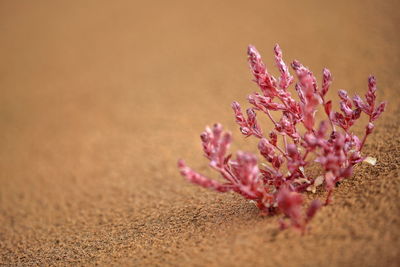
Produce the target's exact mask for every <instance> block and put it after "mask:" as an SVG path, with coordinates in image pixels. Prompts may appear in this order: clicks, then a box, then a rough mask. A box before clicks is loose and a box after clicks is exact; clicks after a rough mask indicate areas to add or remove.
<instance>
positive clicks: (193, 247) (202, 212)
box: [0, 0, 400, 266]
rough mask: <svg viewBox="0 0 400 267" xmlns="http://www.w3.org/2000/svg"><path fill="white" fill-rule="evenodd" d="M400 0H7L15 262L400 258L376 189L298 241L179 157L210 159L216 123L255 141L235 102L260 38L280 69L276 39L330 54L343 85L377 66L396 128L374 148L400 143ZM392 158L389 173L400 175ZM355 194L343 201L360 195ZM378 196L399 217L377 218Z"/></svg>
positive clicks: (1, 196) (3, 138) (10, 233)
mask: <svg viewBox="0 0 400 267" xmlns="http://www.w3.org/2000/svg"><path fill="white" fill-rule="evenodd" d="M398 10H399V4H398V1H369V0H368V1H250V2H249V1H147V2H144V1H122V0H120V1H100V0H99V1H5V0H3V1H0V264H33V265H36V264H44V265H54V264H57V263H61V264H68V263H69V264H72V263H80V264H93V263H100V264H107V263H109V264H110V263H116V262H120V263H121V262H125V263H129V264H133V265H137V264H152V265H153V264H154V265H157V264H161V265H164V264H171V265H181V264H182V265H185V264H194V263H198V264H200V265H201V264H203V265H204V264H212V263H219V264H234V265H235V264H237V265H241V264H242V263H247V264H250V265H251V264H252V263H254V264H264V263H275V264H277V265H282V264H283V263H284V260H285V259H286V258H287V254H286V253H287V252H288V249H289V248H290V251H291V252H290V253H293V256H292V257H291V259H286V260H288V261H289V262H286V263H287V264H289V265H290V264H300V265H301V264H307V263H310V264H311V265H313V264H314V265H317V264H322V263H324V262H325V261H326V259H329V260H330V263H331V264H333V265H338V264H340V263H343V264H345V266H348V265H349V264H350V262H351V260H354V261H355V265H357V264H362V263H366V262H368V263H370V264H372V265H373V264H379V263H383V262H385V263H387V264H390V263H395V262H396V260H397V259H399V255H398V251H397V249H396V246H394V245H399V235H398V234H399V231H398V230H395V228H396V227H395V226H396V225H397V226H398V223H399V216H398V211H399V209H398V208H399V206H398V205H397V206H396V205H395V206H393V205H389V208H388V209H385V208H382V207H383V206H380V205H383V204H382V203H381V202H379V201H380V200H379V201H378V200H376V199H375V198H373V199H375V200H376V201H378V202H377V204H376V205H375V204H374V207H375V208H373V207H372V206H369V204H365V203H371V201H373V200H372V198H371V199H368V198H367V197H368V196H369V195H368V194H367V197H366V198H365V202H362V203H364V204H362V203H361V204H360V205H361V206H357V208H354V207H353V208H352V209H351V210H348V209H346V208H345V209H344V210H343V209H342V210H340V209H339V208H338V207H336V206H335V207H332V208H331V210H329V209H328V210H327V211H326V216H327V217H329V216H330V215H329V214H339V215H337V216H338V218H337V219H336V220H337V221H336V224H332V221H331V220H325V221H324V220H323V217H320V224H321V226H318V227H316V228H318V230H316V233H315V235H312V236H309V237H306V238H304V239H299V238H298V237H297V236H296V235H294V236H293V237H292V236H291V235H292V233H290V232H288V233H277V232H276V231H275V230H276V228H277V223H276V218H275V219H262V218H259V217H258V216H257V211H256V210H255V209H254V208H253V207H252V206H250V205H248V203H247V202H245V201H243V200H242V199H241V198H237V197H236V196H232V195H219V194H215V193H213V192H207V191H205V190H202V189H200V188H197V187H194V186H192V185H190V184H187V183H186V182H184V180H183V179H182V178H181V177H180V176H179V174H178V171H177V169H176V161H177V159H178V158H185V159H186V160H187V162H188V163H189V164H190V165H192V166H193V167H194V168H196V169H198V170H200V171H205V169H206V167H207V162H206V161H204V160H203V159H202V155H201V148H200V144H199V140H198V139H199V138H198V136H199V133H200V132H201V131H202V130H203V129H204V126H205V125H207V124H212V123H214V122H217V121H218V122H221V123H223V124H224V125H225V127H226V128H227V129H228V130H230V131H232V132H233V133H234V139H235V142H236V145H235V146H234V148H238V147H240V148H242V149H248V150H251V149H252V150H254V148H253V145H254V142H253V141H250V140H249V142H244V140H243V138H242V137H241V136H240V134H239V131H238V130H237V127H236V126H235V125H234V118H233V116H232V114H231V109H230V103H231V102H232V101H233V100H237V101H239V102H241V103H245V98H246V96H247V94H249V93H251V92H253V91H255V90H257V89H256V87H255V85H254V84H253V83H252V82H251V81H250V80H251V76H250V72H249V70H248V65H247V62H246V47H247V45H248V44H250V43H251V44H254V45H255V46H256V47H257V48H258V49H259V51H260V52H261V54H262V55H263V58H264V61H265V62H266V64H267V66H268V67H269V69H270V70H271V72H272V73H277V71H276V70H275V69H274V63H273V46H274V44H275V43H279V44H280V46H281V48H282V49H283V53H284V58H285V60H286V62H287V63H289V62H291V61H292V60H293V59H298V60H300V61H301V62H302V63H303V64H305V65H306V66H308V67H309V68H310V69H311V70H313V71H314V73H316V75H317V77H318V78H319V79H320V77H321V71H322V68H323V67H328V68H329V69H330V70H331V72H332V73H333V75H334V87H333V88H334V89H335V90H336V89H340V88H345V89H347V90H348V91H349V92H351V93H352V94H353V93H354V92H358V93H360V94H363V93H364V91H365V90H366V88H367V77H368V75H369V74H371V73H373V74H375V75H376V76H377V79H378V85H379V87H380V88H381V89H380V91H379V92H378V95H379V97H378V98H379V99H380V100H383V99H386V100H389V109H388V111H387V112H386V114H384V118H383V119H382V122H380V123H381V124H380V125H378V127H381V128H384V127H386V129H388V130H387V132H385V131H381V132H380V133H379V132H378V134H377V135H376V136H375V137H373V138H375V139H373V138H371V139H370V144H371V143H372V144H377V145H375V146H369V151H378V150H379V149H380V150H379V151H382V153H383V154H382V155H390V153H392V154H391V155H395V156H393V157H396V155H398V147H397V146H396V145H398V143H399V142H398V138H397V136H398V133H399V131H398V122H399V121H398V118H397V116H394V115H395V114H397V112H398V96H399V93H398V92H399V90H398V89H399V85H400V79H399V77H398V74H399V72H398V69H399V67H400V63H399V58H400V57H399V56H400V55H399V54H400V50H399V36H398V27H399V23H400V14H399V11H398ZM330 96H334V93H333V92H331V95H330ZM393 136H395V138H393ZM389 139H392V141H391V142H392V143H390V144H389V143H385V142H383V143H382V142H381V143H379V142H380V141H379V140H389ZM371 140H375V141H371ZM367 149H368V147H367ZM393 153H395V154H393ZM396 153H397V154H396ZM385 159H386V161H385ZM382 161H383V162H386V165H384V166H383V167H382V166H381V167H380V168H381V169H379V173H377V174H376V175H378V174H379V175H380V177H384V176H385V175H386V176H392V177H398V176H397V173H398V171H397V168H398V166H397V163H396V164H394V163H393V160H389V159H387V158H384V156H382ZM393 164H394V165H393ZM378 167H379V166H378ZM205 172H206V171H205ZM395 173H396V174H395ZM376 175H372V176H373V179H376ZM372 176H371V177H372ZM371 179H372V178H371ZM381 179H383V178H381ZM396 179H397V180H396V181H398V178H396ZM384 181H386V180H384ZM387 181H389V180H387ZM392 182H393V181H392ZM360 183H361V182H360ZM388 183H389V182H388ZM397 185H398V183H397ZM362 190H364V189H362ZM362 190H361V191H362ZM345 192H346V194H347V197H346V196H345V195H343V196H342V197H343V198H341V197H340V196H341V195H340V193H339V195H338V203H341V202H340V201H341V199H342V200H343V199H345V198H348V199H351V201H353V200H357V199H358V198H359V194H358V193H357V192H358V191H354V190H351V189H346V190H345ZM390 192H392V194H388V195H389V197H388V199H389V200H388V201H389V202H390V201H392V200H393V199H394V197H395V196H398V195H399V194H398V190H396V191H394V192H393V191H390ZM343 201H344V200H343ZM373 203H375V202H373ZM385 203H386V202H385ZM360 207H361V208H360ZM376 207H378V209H376ZM363 208H365V209H366V210H363ZM362 210H363V211H362ZM379 210H381V212H384V214H385V216H386V215H387V214H392V215H391V216H392V217H390V218H388V219H387V220H377V222H376V223H375V224H372V225H371V226H368V225H369V223H368V222H370V221H374V219H371V218H378V217H379V216H380V215H379V214H377V213H376V212H379ZM335 212H336V213H335ZM357 212H358V213H357ZM374 212H375V213H374ZM365 213H369V214H370V216H372V217H371V218H369V217H365ZM332 216H336V215H332ZM352 216H355V217H352ZM357 216H359V217H357ZM363 216H364V217H363ZM318 218H319V217H318ZM318 218H316V220H318ZM323 221H324V222H323ZM349 221H355V222H357V223H358V224H359V225H362V226H360V227H361V228H360V227H356V226H354V225H348V224H349ZM363 227H364V228H363ZM226 229H230V230H229V231H226ZM335 229H336V230H335ZM361 229H362V230H361ZM374 229H375V230H374ZM368 231H370V232H368ZM271 236H273V238H272V237H271ZM276 236H277V237H276ZM221 237H223V238H221ZM275 237H276V238H277V240H275V239H274V238H275ZM270 238H272V239H270ZM290 238H293V239H290ZM221 240H225V241H221ZM318 240H319V241H318ZM226 242H227V243H226ZM307 242H308V243H307ZM321 242H322V243H321ZM228 243H229V244H228ZM367 243H369V245H367ZM299 244H300V245H299ZM343 244H346V246H348V247H353V250H343V247H342V245H343ZM384 244H386V245H384ZM317 245H318V246H319V247H320V248H315V246H317ZM326 246H330V247H332V248H333V249H332V251H331V252H330V253H328V254H324V251H323V250H322V247H326ZM293 247H296V249H293ZM378 247H379V249H378ZM390 247H391V248H390ZM393 247H394V248H393ZM397 247H398V246H397ZM268 249H270V250H269V251H272V252H271V253H269V254H267V255H266V254H265V252H263V251H264V250H268ZM285 249H286V250H285ZM273 251H275V253H273ZM278 251H280V252H278ZM285 251H286V252H285ZM240 252H243V254H242V253H240ZM244 252H246V253H247V254H246V253H244ZM318 252H319V253H318ZM325 253H326V252H325ZM232 254H233V255H235V256H232ZM365 254H368V255H367V256H365V257H364V256H363V255H365ZM378 254H380V255H381V256H380V257H379V256H378ZM216 255H218V260H215V258H216V257H217V256H216ZM314 255H320V256H315V257H313V260H312V261H311V262H310V261H309V258H310V257H311V256H314ZM268 259H269V260H268Z"/></svg>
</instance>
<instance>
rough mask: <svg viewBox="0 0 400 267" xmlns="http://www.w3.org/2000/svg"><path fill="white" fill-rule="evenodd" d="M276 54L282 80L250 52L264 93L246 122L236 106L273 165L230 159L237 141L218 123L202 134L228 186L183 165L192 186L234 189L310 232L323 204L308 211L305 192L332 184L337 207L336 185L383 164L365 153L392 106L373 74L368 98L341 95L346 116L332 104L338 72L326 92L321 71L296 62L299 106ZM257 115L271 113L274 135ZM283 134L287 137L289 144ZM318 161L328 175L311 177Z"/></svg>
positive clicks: (326, 77)
mask: <svg viewBox="0 0 400 267" xmlns="http://www.w3.org/2000/svg"><path fill="white" fill-rule="evenodd" d="M274 52H275V61H276V65H277V67H278V69H279V72H280V77H279V78H275V77H273V76H272V75H271V74H270V73H268V71H267V68H266V66H265V64H264V63H263V62H262V60H261V56H260V54H259V53H258V51H257V49H256V48H255V47H254V46H252V45H250V46H249V47H248V52H247V53H248V61H249V65H250V69H251V71H252V73H253V76H254V81H255V82H256V83H257V85H258V86H259V87H260V89H261V94H260V93H253V94H250V95H249V96H248V101H249V103H250V104H251V105H252V108H248V109H247V110H246V116H245V115H244V114H243V112H242V109H241V107H240V105H239V103H238V102H233V103H232V109H233V111H234V114H235V118H236V122H237V124H238V125H239V126H240V131H241V133H242V134H243V135H245V136H246V137H249V136H254V137H256V138H258V139H259V143H258V150H259V152H260V154H261V156H262V157H264V159H265V161H266V162H268V163H269V164H262V165H261V167H259V165H258V162H257V157H256V156H255V155H253V154H251V153H246V152H242V151H238V152H237V153H236V157H235V158H232V155H231V154H227V153H228V149H229V146H230V144H231V142H232V136H231V134H230V133H228V132H224V131H223V129H222V126H221V125H220V124H215V125H214V126H213V127H212V128H209V127H207V128H206V130H205V131H204V132H203V133H202V134H201V141H202V145H203V151H204V155H205V156H206V158H207V159H209V160H210V166H211V168H213V169H214V170H216V171H217V172H219V173H220V174H221V176H222V177H223V178H224V180H225V182H224V183H221V182H218V181H216V180H213V179H210V178H208V177H205V176H203V175H201V174H199V173H197V172H195V171H194V170H192V169H191V168H189V167H188V166H187V165H186V164H185V162H184V161H183V160H180V161H179V162H178V167H179V169H180V172H181V174H182V175H183V176H184V177H185V178H186V179H187V180H188V181H190V182H192V183H195V184H198V185H200V186H202V187H205V188H209V189H212V190H215V191H218V192H228V191H234V192H236V193H238V194H240V195H242V196H243V197H245V198H246V199H249V200H252V201H254V203H255V204H256V205H257V207H258V208H259V209H260V210H261V212H262V213H263V214H277V213H283V214H284V215H285V216H286V218H289V219H290V222H291V226H293V227H295V228H297V229H300V230H302V231H304V230H305V227H306V225H307V223H308V222H309V221H310V220H311V218H312V217H313V216H314V215H315V213H316V212H317V210H318V209H319V208H320V207H321V203H320V202H319V201H318V200H314V201H313V202H312V203H311V204H310V206H309V207H308V209H307V211H305V212H303V210H302V206H303V198H302V195H301V193H305V192H307V191H312V192H315V190H316V188H317V187H318V186H320V185H321V184H323V183H324V184H325V189H326V191H327V197H326V200H325V205H327V204H329V203H331V202H332V196H333V190H334V188H335V185H336V184H337V183H338V182H340V181H341V180H343V179H345V178H347V177H350V176H351V174H352V170H353V167H354V165H355V164H357V163H360V162H362V161H367V162H369V163H372V164H374V163H375V161H376V160H375V159H373V158H371V157H365V156H363V155H362V154H361V150H362V148H363V146H364V144H365V141H366V139H367V137H368V135H370V134H371V133H372V131H373V129H374V124H373V123H374V121H375V120H376V119H378V117H379V116H380V114H381V113H382V112H383V111H384V110H385V106H386V102H382V103H380V104H379V105H376V90H377V88H376V80H375V78H374V77H373V76H371V77H370V78H369V79H368V91H367V94H366V95H365V100H363V99H361V97H360V96H358V95H356V96H354V97H353V98H352V99H351V98H350V97H349V96H348V94H347V92H346V91H344V90H339V92H338V95H339V99H340V102H339V103H340V105H339V107H340V112H335V111H333V110H332V101H331V100H328V101H327V100H326V94H327V92H328V90H329V88H330V85H331V83H332V75H331V73H330V71H329V70H328V69H324V70H323V79H322V86H321V88H319V87H318V85H317V79H316V78H315V76H314V75H313V73H312V72H311V71H310V70H309V69H308V68H306V67H305V66H303V65H302V64H301V63H300V62H298V61H297V60H295V61H293V63H292V64H291V67H292V68H293V70H294V72H295V74H296V77H297V82H296V84H295V86H294V88H295V91H296V93H297V96H298V100H296V99H295V98H293V96H292V94H291V93H290V92H289V91H288V90H287V89H288V87H289V86H290V85H291V84H292V83H293V82H294V77H293V76H292V75H291V74H290V72H289V69H288V67H287V66H286V64H285V63H284V61H283V58H282V51H281V49H280V47H279V45H275V48H274ZM321 105H322V107H323V110H324V111H325V113H326V115H327V120H323V121H321V122H320V123H319V125H318V127H316V122H315V114H316V112H317V110H318V107H319V106H321ZM257 112H259V113H265V114H266V115H267V117H268V118H269V119H270V120H271V122H272V125H273V130H271V131H270V132H269V134H268V135H266V134H265V133H264V131H263V129H262V128H261V127H260V124H259V123H258V121H257V116H256V114H257ZM272 113H274V114H272ZM276 113H278V114H280V115H279V116H277V114H276ZM361 113H365V114H366V115H367V116H368V118H369V121H368V124H367V125H366V127H365V132H364V136H363V137H362V138H361V139H360V138H359V137H358V136H357V135H355V134H354V133H353V132H351V127H352V126H353V125H354V123H355V122H356V121H357V120H358V119H359V118H360V116H361ZM273 115H274V116H273ZM301 126H303V129H305V130H304V131H303V132H300V129H302V127H301ZM278 136H281V137H282V142H281V143H282V144H281V145H280V144H279V143H280V142H279V141H278ZM312 161H314V162H317V163H319V164H320V166H321V168H322V170H323V171H324V174H323V175H322V176H318V177H311V176H309V175H308V174H307V173H306V170H305V168H306V167H307V165H309V164H310V163H311V162H312ZM280 222H281V227H282V228H286V227H288V226H289V224H287V223H286V222H285V221H284V220H283V219H282V220H280Z"/></svg>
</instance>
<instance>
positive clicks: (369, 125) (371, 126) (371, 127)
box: [366, 122, 375, 134]
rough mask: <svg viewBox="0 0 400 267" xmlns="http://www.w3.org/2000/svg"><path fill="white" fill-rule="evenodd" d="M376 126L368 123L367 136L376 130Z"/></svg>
mask: <svg viewBox="0 0 400 267" xmlns="http://www.w3.org/2000/svg"><path fill="white" fill-rule="evenodd" d="M374 128H375V126H374V124H373V123H372V122H370V123H368V125H367V127H366V133H367V134H371V133H372V131H373V130H374Z"/></svg>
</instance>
